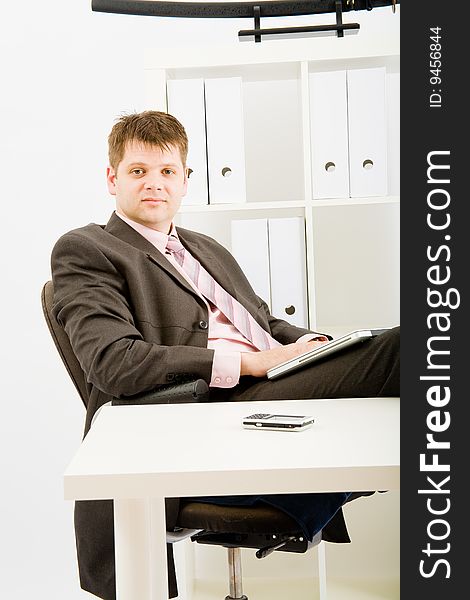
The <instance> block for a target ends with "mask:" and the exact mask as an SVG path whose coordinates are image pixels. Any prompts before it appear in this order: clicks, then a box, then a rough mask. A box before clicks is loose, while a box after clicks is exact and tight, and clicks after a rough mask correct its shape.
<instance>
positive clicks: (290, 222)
mask: <svg viewBox="0 0 470 600" xmlns="http://www.w3.org/2000/svg"><path fill="white" fill-rule="evenodd" d="M268 232H269V262H270V275H271V313H272V314H273V315H274V316H276V317H279V318H281V319H285V320H286V321H288V322H289V323H292V324H293V325H297V326H299V327H308V304H307V273H306V256H305V223H304V219H303V218H301V217H286V218H281V219H269V220H268Z"/></svg>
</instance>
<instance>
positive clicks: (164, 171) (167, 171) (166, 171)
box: [163, 169, 174, 175]
mask: <svg viewBox="0 0 470 600" xmlns="http://www.w3.org/2000/svg"><path fill="white" fill-rule="evenodd" d="M163 173H164V174H165V175H173V174H174V171H173V169H163Z"/></svg>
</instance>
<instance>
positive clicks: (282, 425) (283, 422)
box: [242, 413, 315, 431]
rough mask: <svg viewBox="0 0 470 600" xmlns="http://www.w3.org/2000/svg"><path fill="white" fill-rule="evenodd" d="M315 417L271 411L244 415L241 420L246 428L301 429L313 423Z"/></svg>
mask: <svg viewBox="0 0 470 600" xmlns="http://www.w3.org/2000/svg"><path fill="white" fill-rule="evenodd" d="M314 421H315V419H314V418H313V417H311V416H308V415H279V414H273V413H256V414H254V415H249V416H248V417H245V418H244V419H243V421H242V425H243V427H245V428H246V429H270V430H271V431H303V430H304V429H307V427H310V426H311V425H312V423H314Z"/></svg>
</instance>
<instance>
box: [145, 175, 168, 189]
mask: <svg viewBox="0 0 470 600" xmlns="http://www.w3.org/2000/svg"><path fill="white" fill-rule="evenodd" d="M144 186H145V189H146V190H149V191H151V190H161V189H162V188H163V182H162V178H161V177H159V176H158V175H152V176H151V175H149V176H148V177H146V178H145V181H144Z"/></svg>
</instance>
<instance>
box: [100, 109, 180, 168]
mask: <svg viewBox="0 0 470 600" xmlns="http://www.w3.org/2000/svg"><path fill="white" fill-rule="evenodd" d="M133 141H136V142H141V143H142V144H144V145H149V146H157V147H158V148H160V149H161V150H168V149H169V147H170V146H174V147H176V148H177V149H178V150H179V153H180V156H181V162H182V163H183V166H184V167H185V166H186V159H187V156H188V136H187V135H186V131H185V129H184V127H183V125H181V123H180V122H179V121H178V119H176V118H175V117H174V116H173V115H170V114H168V113H165V112H160V111H157V110H146V111H144V112H141V113H132V114H128V115H122V116H121V117H119V119H118V120H117V121H116V123H115V125H114V126H113V128H112V129H111V133H110V134H109V136H108V156H109V164H110V165H111V167H113V169H114V170H115V171H116V170H117V168H118V166H119V163H120V162H121V160H122V159H123V157H124V153H125V151H126V145H127V144H128V143H129V142H133Z"/></svg>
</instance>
